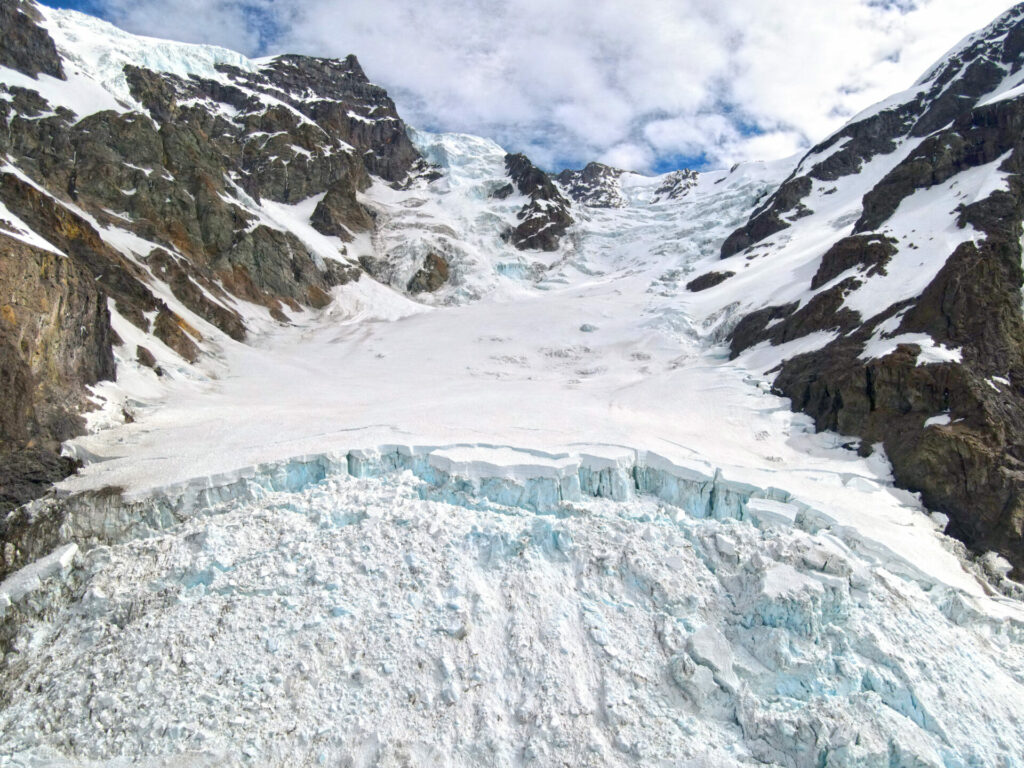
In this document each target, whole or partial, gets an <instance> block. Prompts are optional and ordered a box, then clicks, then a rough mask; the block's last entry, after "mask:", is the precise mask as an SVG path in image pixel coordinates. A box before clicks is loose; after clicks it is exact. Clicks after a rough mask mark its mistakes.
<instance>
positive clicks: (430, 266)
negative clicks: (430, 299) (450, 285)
mask: <svg viewBox="0 0 1024 768" xmlns="http://www.w3.org/2000/svg"><path fill="white" fill-rule="evenodd" d="M448 273H449V269H448V262H447V261H445V259H444V258H443V257H442V256H438V255H437V254H436V253H433V252H431V253H428V254H427V256H426V258H425V259H423V267H422V268H421V269H420V271H419V272H417V273H416V274H415V275H413V277H412V279H411V280H410V281H409V284H408V286H406V288H407V290H408V291H409V293H424V292H430V293H433V292H434V291H436V290H438V289H439V288H440V287H441V286H442V285H444V284H445V282H447V280H448Z"/></svg>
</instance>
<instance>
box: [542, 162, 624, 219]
mask: <svg viewBox="0 0 1024 768" xmlns="http://www.w3.org/2000/svg"><path fill="white" fill-rule="evenodd" d="M623 173H625V171H622V170H619V169H618V168H612V167H611V166H609V165H604V164H603V163H588V164H587V165H586V167H584V168H583V170H580V171H573V170H569V169H566V170H564V171H562V172H561V173H560V174H558V175H557V176H555V181H557V182H558V183H559V184H561V185H562V186H563V187H565V189H566V191H567V192H568V193H569V197H571V198H572V199H573V200H575V201H576V202H578V203H582V204H583V205H586V206H589V207H591V208H622V207H623V206H625V205H626V199H625V198H624V197H623V196H622V189H621V188H620V187H619V177H620V176H622V174H623Z"/></svg>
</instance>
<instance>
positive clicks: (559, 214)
mask: <svg viewBox="0 0 1024 768" xmlns="http://www.w3.org/2000/svg"><path fill="white" fill-rule="evenodd" d="M505 169H506V170H507V171H508V175H509V176H510V177H511V178H512V182H513V184H515V186H516V189H518V190H519V193H520V194H523V195H526V196H527V197H528V198H530V199H529V202H527V203H526V204H525V205H524V206H523V207H522V209H521V210H520V211H519V213H518V214H517V217H518V219H519V222H520V223H519V225H518V226H516V227H514V228H512V229H510V230H509V231H508V232H507V233H506V234H505V237H506V239H507V240H509V241H510V242H511V243H512V245H514V246H515V247H516V248H518V249H519V250H521V251H530V250H540V251H554V250H557V249H558V243H559V240H560V239H561V238H562V236H563V235H565V233H566V232H568V230H569V227H570V226H572V223H573V219H572V216H571V215H570V213H569V209H570V204H569V201H568V200H566V199H565V197H564V196H563V195H562V193H561V192H559V191H558V187H556V186H555V183H554V182H553V181H552V180H551V179H550V178H549V177H548V175H547V174H546V173H544V171H542V170H541V169H540V168H538V167H537V166H535V165H534V164H533V163H531V162H530V159H529V158H528V157H527V156H526V155H522V154H517V155H506V156H505Z"/></svg>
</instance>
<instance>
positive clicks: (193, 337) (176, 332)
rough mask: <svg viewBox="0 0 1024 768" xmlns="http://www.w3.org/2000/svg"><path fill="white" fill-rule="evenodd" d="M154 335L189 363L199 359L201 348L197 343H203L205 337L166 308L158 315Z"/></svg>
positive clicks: (154, 325) (154, 324) (162, 308)
mask: <svg viewBox="0 0 1024 768" xmlns="http://www.w3.org/2000/svg"><path fill="white" fill-rule="evenodd" d="M153 335H154V336H156V337H157V338H158V339H160V341H162V342H163V343H164V344H166V345H167V346H168V347H170V348H171V349H173V350H174V351H175V352H177V353H178V354H179V355H180V356H181V357H183V358H184V359H185V360H187V361H188V362H190V363H194V362H195V361H196V360H198V359H199V347H197V346H196V342H197V341H202V339H203V337H202V336H201V335H200V334H199V332H198V331H197V330H196V329H195V328H193V327H192V326H190V325H189V324H188V323H186V322H185V321H184V319H182V318H181V317H179V316H178V315H176V314H175V313H174V312H171V311H170V310H169V309H167V308H166V307H161V309H160V311H159V312H158V313H157V316H156V320H155V321H154V323H153Z"/></svg>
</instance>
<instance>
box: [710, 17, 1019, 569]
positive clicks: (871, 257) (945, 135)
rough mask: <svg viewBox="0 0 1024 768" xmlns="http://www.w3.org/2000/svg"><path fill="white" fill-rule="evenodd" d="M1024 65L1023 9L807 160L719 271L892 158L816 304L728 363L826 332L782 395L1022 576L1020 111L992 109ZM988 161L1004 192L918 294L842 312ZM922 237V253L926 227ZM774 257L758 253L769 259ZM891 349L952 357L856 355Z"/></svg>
mask: <svg viewBox="0 0 1024 768" xmlns="http://www.w3.org/2000/svg"><path fill="white" fill-rule="evenodd" d="M1022 56H1024V6H1017V7H1016V8H1014V9H1011V10H1010V11H1009V12H1007V14H1005V15H1004V16H1003V17H1002V18H1001V19H999V20H998V21H997V22H996V23H995V24H993V25H992V26H991V27H989V28H988V29H987V30H985V31H984V32H983V33H981V34H979V35H976V36H975V37H974V38H973V39H971V40H969V41H968V42H967V44H966V45H964V46H963V48H962V49H961V50H959V51H957V52H956V53H955V54H954V55H953V56H951V57H950V58H949V59H947V60H945V61H943V62H941V63H940V64H939V65H938V66H936V67H935V68H934V69H933V70H932V71H931V72H930V73H929V74H928V75H926V77H925V78H924V80H923V81H922V83H921V84H919V85H918V87H917V90H916V91H914V92H912V94H911V95H910V96H909V97H907V98H906V100H905V101H903V102H902V103H898V104H897V105H896V106H892V107H890V108H888V109H883V110H881V111H879V112H877V113H875V114H873V115H871V116H870V117H868V118H866V119H865V120H862V121H860V122H857V123H854V124H851V125H850V126H847V127H846V128H844V129H842V130H841V131H839V132H838V133H837V134H836V135H835V136H833V137H831V138H830V139H829V140H828V141H826V142H824V143H823V144H821V145H819V146H818V147H815V148H814V149H813V150H812V151H811V152H810V153H809V154H808V156H807V157H806V158H805V159H804V161H803V162H802V163H801V164H800V166H798V169H797V171H796V172H795V173H794V175H793V176H792V177H790V179H788V180H787V181H786V182H785V183H784V184H783V185H782V186H781V187H780V188H779V189H778V190H777V191H776V193H775V194H774V195H773V196H772V197H771V198H769V199H768V200H767V201H766V202H765V204H764V205H763V206H761V208H760V209H758V210H757V211H755V213H754V214H753V215H752V217H751V218H750V220H749V222H748V223H747V224H746V225H745V226H744V227H743V228H742V229H740V230H738V231H737V232H735V233H733V235H732V236H730V238H729V239H728V240H727V241H726V243H725V245H724V246H723V250H722V254H723V256H725V257H728V256H730V255H732V254H734V253H738V252H740V251H741V250H742V249H744V248H746V247H747V246H749V245H752V244H754V243H756V242H758V241H760V240H763V239H765V238H768V237H770V236H772V235H774V234H775V233H777V232H779V231H781V230H782V229H784V228H787V227H789V226H791V225H792V223H793V222H794V221H796V220H797V219H799V218H801V217H803V216H810V215H812V211H811V210H810V208H809V207H808V205H807V204H806V202H805V199H807V198H808V195H810V193H811V189H812V185H813V183H815V182H822V181H829V180H835V179H837V178H840V177H842V176H844V175H848V174H852V173H856V172H858V171H859V170H860V169H861V167H862V166H863V164H864V163H866V162H867V161H868V160H870V159H872V158H875V157H878V156H885V155H890V154H892V155H893V157H894V158H896V159H895V161H893V162H892V163H891V164H890V168H889V170H888V171H887V172H885V173H884V174H883V175H882V176H881V178H880V180H879V181H878V183H877V184H875V186H874V187H872V188H871V189H870V190H869V191H868V193H867V194H866V195H864V197H863V201H862V212H861V215H860V216H859V218H858V219H857V220H856V222H855V224H854V226H853V230H852V233H851V234H849V235H847V236H845V237H842V238H841V239H839V240H837V241H836V242H835V243H834V244H833V245H832V246H831V247H830V248H829V249H828V250H827V251H826V252H825V253H824V254H823V256H822V258H821V261H820V264H819V267H818V269H817V272H816V273H815V274H814V277H813V278H812V280H811V283H810V288H811V289H812V291H817V293H814V294H813V295H812V296H811V297H810V298H809V299H807V300H803V301H800V302H793V303H788V304H784V305H773V306H766V307H764V308H762V309H759V310H756V311H754V312H751V313H749V314H748V315H746V316H745V317H743V318H742V320H741V321H740V322H739V323H738V324H737V325H736V327H735V328H734V330H733V332H732V336H731V343H732V350H733V354H734V356H735V355H736V354H738V353H740V352H741V351H742V350H744V349H746V348H747V347H749V346H751V345H753V344H756V343H758V342H761V341H768V342H770V343H772V344H781V343H784V342H787V341H790V340H793V339H797V338H801V337H804V336H806V335H807V334H809V333H812V332H814V331H834V332H836V337H835V338H834V340H832V341H831V342H830V343H827V344H826V345H825V346H823V347H822V348H820V349H817V350H816V351H813V352H810V353H806V354H801V355H797V356H795V357H791V358H789V359H782V360H780V365H779V366H778V368H777V369H776V371H777V374H778V375H777V378H776V380H775V386H776V388H777V389H778V390H779V391H780V392H782V393H783V394H785V395H787V396H788V397H790V398H791V399H792V402H793V407H794V409H799V410H802V411H804V412H805V413H808V414H809V415H811V416H813V417H814V419H815V423H816V425H817V427H818V428H819V429H832V430H837V431H839V432H840V433H843V434H852V435H858V436H860V437H861V438H863V440H864V445H865V446H866V445H868V444H870V443H876V442H881V443H882V444H883V445H884V446H885V450H886V452H887V454H888V456H889V458H890V459H891V461H892V464H893V469H894V474H895V477H896V480H897V482H898V483H899V484H900V485H902V486H903V487H905V488H908V489H910V490H914V491H920V492H921V495H922V499H923V501H924V502H925V504H926V505H928V506H929V507H930V508H932V509H936V510H939V511H942V512H944V513H946V514H947V515H948V516H949V518H950V526H949V529H948V532H949V533H951V534H953V535H956V536H957V537H959V538H961V539H962V540H963V541H964V542H965V543H967V544H968V545H969V546H970V547H972V548H973V549H975V550H976V551H981V552H983V551H986V550H995V551H997V552H999V553H1001V554H1002V555H1003V556H1005V557H1006V558H1008V559H1009V560H1010V561H1011V562H1012V563H1013V565H1014V567H1015V569H1016V570H1015V573H1016V574H1017V575H1018V576H1019V575H1020V574H1021V573H1022V571H1024V463H1022V462H1024V439H1022V438H1021V435H1022V434H1024V315H1022V310H1021V307H1022V296H1021V284H1022V280H1024V272H1022V268H1021V259H1022V251H1021V234H1022V228H1021V221H1022V219H1024V176H1022V175H1021V174H1022V171H1024V140H1022V138H1021V137H1022V135H1024V99H1022V98H1021V97H1019V96H1018V97H1013V96H1012V94H1011V97H1010V98H1003V99H999V100H994V101H991V102H990V103H985V102H986V96H987V95H988V94H990V93H991V92H992V91H993V89H995V88H996V87H997V86H999V84H1000V83H1003V82H1004V78H1006V77H1007V76H1008V75H1009V74H1013V73H1016V72H1018V71H1019V70H1020V68H1021V65H1022ZM922 137H923V138H922ZM843 140H845V142H844V141H843ZM908 142H914V143H915V144H916V146H914V148H913V149H912V150H911V151H909V152H905V153H904V156H903V157H902V159H900V154H899V153H895V150H896V149H897V147H898V146H899V145H903V144H905V143H908ZM997 162H998V165H997V166H996V167H997V168H998V171H999V172H1000V173H1002V174H1004V178H1005V188H1004V189H997V190H995V191H992V192H985V193H983V195H982V197H981V198H980V199H976V200H974V201H973V202H971V201H970V200H969V199H968V201H966V202H964V203H962V204H960V205H959V207H958V208H957V209H956V210H955V211H954V212H953V217H954V218H955V223H956V226H957V227H959V228H961V229H964V228H970V229H973V230H974V231H976V232H977V233H978V234H977V236H975V237H974V238H973V239H968V240H966V241H965V242H962V243H961V244H960V245H958V246H957V247H956V248H955V249H954V250H953V251H952V253H949V252H948V251H946V252H942V253H938V254H935V256H934V258H940V259H943V260H944V264H943V266H941V268H940V269H938V270H937V273H936V274H935V277H934V278H933V279H932V280H931V282H930V283H929V284H927V286H926V287H925V288H924V290H923V291H922V292H921V293H920V294H919V295H917V296H912V297H910V298H906V299H902V300H900V301H897V302H896V303H893V304H892V305H890V306H888V307H887V308H885V309H884V310H882V311H880V312H878V313H877V314H875V315H874V316H873V317H861V315H860V314H859V313H858V312H857V311H854V310H853V309H851V308H850V307H849V306H846V298H847V296H849V295H850V294H851V292H853V291H855V290H857V289H858V288H859V287H860V286H861V285H863V284H864V282H865V281H866V280H867V279H869V278H871V277H872V276H878V275H881V276H885V275H887V265H889V263H890V260H891V259H892V258H893V257H894V256H895V254H897V252H898V251H899V250H901V249H904V250H905V249H907V248H910V249H913V248H917V247H918V246H917V245H916V244H915V243H907V242H901V243H897V241H896V239H894V238H893V237H892V236H891V235H890V234H889V229H890V227H889V225H890V223H891V221H892V219H893V217H894V215H895V214H896V212H897V210H898V209H899V207H900V204H901V203H902V202H903V201H904V200H906V199H908V198H909V197H911V196H913V195H914V194H915V193H918V192H920V191H923V190H929V189H932V188H934V187H937V186H939V185H943V184H946V183H958V179H960V178H964V177H966V175H967V174H969V173H970V172H971V171H972V170H973V169H978V168H980V167H981V166H985V165H988V164H995V163H997ZM962 174H963V175H964V176H961V175H962ZM905 215H906V216H909V215H912V214H911V213H908V214H905ZM921 215H922V216H924V214H921ZM919 226H920V227H921V229H920V230H918V231H924V232H925V234H924V235H921V238H922V240H924V239H926V236H927V227H928V226H929V225H928V224H927V223H926V222H924V221H923V222H922V224H921V225H919ZM932 226H934V225H932ZM897 246H899V247H897ZM772 248H773V246H772V244H771V243H769V244H767V245H765V246H763V247H762V248H761V249H759V253H763V254H765V255H764V256H763V258H766V259H770V258H771V257H772ZM922 258H924V257H922ZM843 275H846V276H845V277H844V278H843V279H841V280H840V279H839V278H840V276H843ZM837 280H838V282H837ZM900 336H903V337H904V338H906V339H910V340H916V339H922V338H930V339H931V341H932V342H933V343H934V344H935V345H938V346H940V347H942V348H945V349H949V350H956V351H957V355H958V357H959V359H958V360H957V359H944V360H940V361H932V360H927V364H924V362H925V360H926V357H924V356H923V353H924V347H923V346H922V343H913V341H910V342H908V343H893V344H891V345H890V346H892V347H893V350H892V351H891V352H889V353H887V354H882V355H880V356H875V355H870V354H867V353H866V350H867V349H868V345H869V343H870V342H871V340H872V339H875V340H879V339H882V340H884V339H888V338H892V339H896V341H897V342H898V340H899V337H900ZM943 414H945V415H944V416H941V418H939V417H937V415H943Z"/></svg>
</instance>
